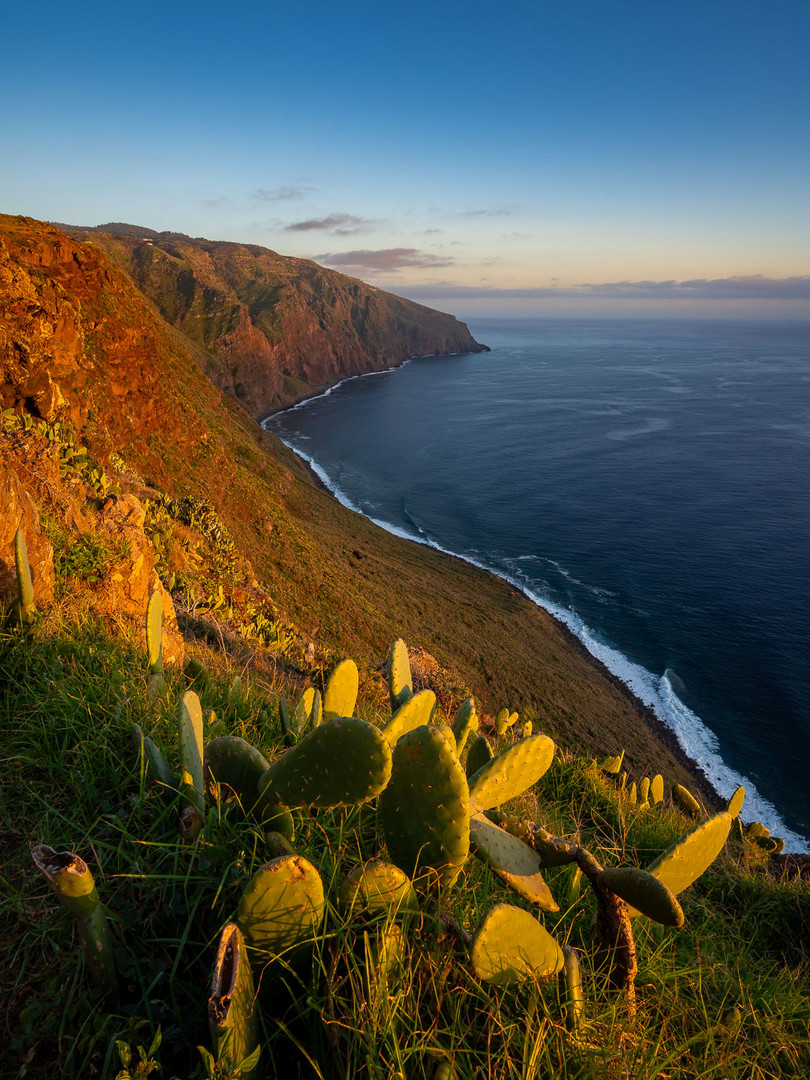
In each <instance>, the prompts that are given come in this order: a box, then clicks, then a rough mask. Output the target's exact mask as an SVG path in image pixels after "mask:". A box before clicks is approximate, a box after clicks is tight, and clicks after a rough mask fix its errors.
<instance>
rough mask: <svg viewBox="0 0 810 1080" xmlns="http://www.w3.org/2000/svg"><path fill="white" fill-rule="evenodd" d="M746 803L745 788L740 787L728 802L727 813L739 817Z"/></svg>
mask: <svg viewBox="0 0 810 1080" xmlns="http://www.w3.org/2000/svg"><path fill="white" fill-rule="evenodd" d="M744 802H745V788H744V787H738V788H737V790H736V791H735V792H734V794H733V795H732V796H731V798H730V799H729V800H728V806H727V807H726V811H727V812H728V813H729V814H731V816H732V817H737V816H738V815H739V813H740V811H741V810H742V808H743V803H744Z"/></svg>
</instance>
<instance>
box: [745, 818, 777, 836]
mask: <svg viewBox="0 0 810 1080" xmlns="http://www.w3.org/2000/svg"><path fill="white" fill-rule="evenodd" d="M745 835H746V836H750V837H751V838H752V839H754V840H755V839H756V838H757V837H758V836H770V835H771V830H770V829H769V828H768V827H767V825H763V824H762V822H761V821H749V822H748V824H747V825H746V826H745Z"/></svg>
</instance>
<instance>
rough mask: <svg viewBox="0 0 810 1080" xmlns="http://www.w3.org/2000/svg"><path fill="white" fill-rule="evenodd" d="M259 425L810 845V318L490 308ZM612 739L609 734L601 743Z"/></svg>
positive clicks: (757, 815) (801, 846) (792, 837)
mask: <svg viewBox="0 0 810 1080" xmlns="http://www.w3.org/2000/svg"><path fill="white" fill-rule="evenodd" d="M470 329H471V331H472V332H473V334H474V336H475V337H476V338H477V340H479V341H482V342H485V343H486V344H487V345H489V346H490V347H491V350H492V351H491V352H489V353H476V354H470V355H464V356H452V357H421V358H415V359H413V360H410V361H408V362H407V363H406V364H404V365H403V366H402V367H400V368H398V369H396V370H395V371H392V372H385V373H382V374H379V375H375V376H364V377H361V378H357V379H352V380H348V381H347V382H345V383H343V384H341V385H340V386H339V387H337V388H333V389H332V390H331V391H329V392H327V393H326V394H324V395H322V396H320V397H318V398H315V399H312V400H310V401H309V402H305V403H303V404H302V405H299V406H297V407H295V408H294V409H290V410H287V411H286V412H284V413H280V414H276V415H275V416H273V417H271V418H270V419H269V421H268V422H267V426H268V428H269V429H270V430H272V431H273V432H274V433H275V434H277V435H278V436H280V437H281V438H282V439H283V440H284V442H285V443H287V444H288V445H289V446H291V447H292V448H293V449H295V450H296V451H297V452H298V453H299V454H301V455H302V456H303V457H304V458H306V459H307V460H308V461H309V462H310V464H311V465H312V466H313V468H314V469H315V470H316V472H317V473H318V475H319V476H320V477H321V478H322V479H323V481H324V482H325V483H326V484H327V485H328V487H329V488H330V489H331V490H332V491H333V492H334V493H335V495H336V496H337V497H338V498H339V499H340V500H341V501H342V502H344V503H345V504H346V505H348V506H350V507H352V508H354V509H355V510H357V511H359V512H360V513H362V514H365V515H366V516H367V517H369V518H372V519H373V520H374V521H376V522H378V523H379V524H381V525H383V526H384V527H385V528H388V529H389V530H391V531H394V532H397V533H399V534H401V535H403V536H407V537H410V538H412V539H414V540H417V541H419V542H421V543H426V544H431V545H433V546H435V547H437V548H441V549H443V550H445V551H449V552H452V553H453V554H456V555H460V556H461V557H463V558H465V559H469V560H470V561H472V562H474V563H476V564H478V565H480V566H483V567H486V568H488V569H490V570H493V571H494V572H495V573H497V574H500V575H501V576H503V577H505V578H507V579H508V580H510V581H511V582H513V583H515V585H517V586H519V587H520V588H521V589H522V590H523V591H524V592H525V593H526V595H527V596H529V597H530V598H531V599H533V600H534V601H535V602H537V603H538V604H540V605H542V606H543V607H544V608H546V609H547V610H549V611H551V612H552V613H553V614H554V615H556V616H557V617H558V618H559V619H561V620H562V621H563V622H565V623H566V624H567V625H568V627H569V628H570V629H571V630H572V631H573V632H574V633H575V634H576V635H577V636H578V637H579V638H580V639H581V640H582V641H583V642H584V643H585V645H586V646H587V647H588V648H589V649H590V650H591V652H592V653H593V654H594V655H595V656H597V657H598V658H599V659H600V660H602V661H603V662H604V663H605V664H606V665H607V666H608V668H610V669H611V670H612V671H613V672H614V673H615V674H616V675H618V676H619V677H620V678H621V679H622V680H623V681H624V682H625V683H626V684H627V685H628V686H629V687H630V688H631V689H632V690H633V692H634V693H635V694H636V696H637V697H639V698H640V699H641V700H642V701H644V702H645V703H646V704H647V705H649V706H650V707H651V708H652V709H653V710H654V711H655V712H656V713H657V715H658V716H659V717H660V718H661V719H662V720H663V721H664V722H665V723H667V724H668V725H669V726H670V727H671V728H672V730H673V731H674V732H675V734H676V735H677V737H678V740H679V741H680V743H681V746H682V747H683V749H684V750H685V751H686V753H687V754H688V755H689V756H690V757H691V758H692V759H693V760H694V761H695V762H696V763H697V764H698V765H699V766H700V767H701V768H702V769H703V770H704V771H705V773H706V774H707V776H708V777H709V779H710V781H711V782H712V783H713V784H714V786H715V787H716V789H717V790H718V791H719V793H720V794H721V795H723V796H728V795H730V794H731V793H732V791H733V790H734V789H735V788H736V787H737V786H738V784H740V783H744V784H745V787H746V791H747V798H746V803H745V808H744V810H743V814H742V817H743V820H746V821H749V820H754V819H756V820H759V821H763V822H764V823H765V824H767V825H768V826H769V828H770V829H771V831H772V833H773V834H774V835H778V836H782V837H783V838H784V839H785V842H786V848H787V850H792V851H804V852H807V851H810V843H808V838H810V782H808V779H809V778H810V559H808V537H809V536H810V492H809V491H808V480H810V323H802V322H798V321H797V322H792V323H788V322H778V321H761V322H753V321H752V322H746V321H742V320H741V321H735V322H732V321H719V320H716V321H709V320H703V321H697V320H694V321H693V320H687V319H679V320H671V321H663V320H659V321H655V320H648V319H638V320H623V319H610V320H608V319H604V320H585V319H578V320H570V319H551V318H548V319H542V320H533V321H530V320H519V319H503V320H494V319H490V320H486V321H483V320H482V321H480V322H476V321H475V320H473V321H471V322H470ZM607 749H609V747H608V748H607Z"/></svg>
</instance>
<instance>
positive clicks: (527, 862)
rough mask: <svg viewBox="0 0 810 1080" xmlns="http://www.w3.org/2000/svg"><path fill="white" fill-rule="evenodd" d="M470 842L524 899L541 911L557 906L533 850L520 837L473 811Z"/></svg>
mask: <svg viewBox="0 0 810 1080" xmlns="http://www.w3.org/2000/svg"><path fill="white" fill-rule="evenodd" d="M470 843H471V844H472V848H473V851H474V852H475V854H476V855H477V856H478V857H479V859H481V861H482V862H485V863H486V864H487V865H488V866H490V867H491V868H492V870H493V871H494V872H495V873H496V874H497V875H498V877H499V878H501V879H502V880H503V881H505V882H506V884H507V885H509V886H510V887H511V888H512V889H514V890H515V892H516V893H518V895H520V896H522V897H523V898H524V900H529V901H530V902H531V903H533V904H537V905H538V907H539V908H541V909H542V910H543V911H559V910H560V909H559V906H558V905H557V903H556V902H555V900H554V897H553V896H552V895H551V890H550V889H549V887H548V885H546V883H545V881H544V880H543V875H542V874H541V873H540V859H539V858H538V856H537V853H536V852H535V851H533V850H532V849H531V848H530V847H528V846H527V845H526V844H524V843H523V841H522V840H519V839H518V838H517V837H516V836H511V835H510V834H509V833H508V832H506V831H505V830H504V829H501V828H500V827H499V826H498V825H493V824H492V822H491V821H489V820H488V819H487V818H486V817H484V815H483V814H476V815H475V816H474V817H472V818H470Z"/></svg>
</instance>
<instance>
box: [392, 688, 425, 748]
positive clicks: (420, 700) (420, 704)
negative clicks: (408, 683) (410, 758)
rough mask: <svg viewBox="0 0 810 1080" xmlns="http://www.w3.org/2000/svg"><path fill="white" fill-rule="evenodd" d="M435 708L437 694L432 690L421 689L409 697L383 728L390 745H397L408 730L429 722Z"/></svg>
mask: <svg viewBox="0 0 810 1080" xmlns="http://www.w3.org/2000/svg"><path fill="white" fill-rule="evenodd" d="M435 709H436V695H435V694H434V693H433V691H432V690H420V691H419V692H418V693H417V694H414V695H413V697H409V698H408V699H407V700H406V701H405V702H404V704H402V705H400V707H399V708H398V709H397V711H396V712H395V713H394V715H393V716H392V717H391V719H390V720H389V721H388V723H387V724H386V725H385V727H384V728H383V735H385V737H386V739H387V740H388V744H389V746H396V744H397V743H398V742H399V740H400V739H401V738H402V736H403V735H404V734H405V733H406V732H408V731H413V729H414V728H418V727H422V725H423V724H429V723H430V721H431V718H432V717H433V713H434V711H435Z"/></svg>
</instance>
